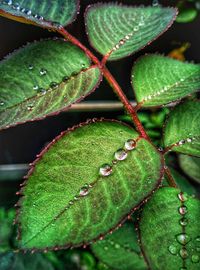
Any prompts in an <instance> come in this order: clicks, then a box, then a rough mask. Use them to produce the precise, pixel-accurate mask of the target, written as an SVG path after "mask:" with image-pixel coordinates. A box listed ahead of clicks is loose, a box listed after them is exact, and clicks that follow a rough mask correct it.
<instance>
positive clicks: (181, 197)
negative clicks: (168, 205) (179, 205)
mask: <svg viewBox="0 0 200 270" xmlns="http://www.w3.org/2000/svg"><path fill="white" fill-rule="evenodd" d="M178 198H179V200H180V201H181V202H185V201H187V199H188V198H187V196H186V195H185V194H183V193H182V192H181V193H179V194H178Z"/></svg>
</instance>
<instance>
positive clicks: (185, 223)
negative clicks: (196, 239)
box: [179, 218, 188, 226]
mask: <svg viewBox="0 0 200 270" xmlns="http://www.w3.org/2000/svg"><path fill="white" fill-rule="evenodd" d="M179 223H180V225H181V226H187V224H188V220H187V218H182V219H180V221H179Z"/></svg>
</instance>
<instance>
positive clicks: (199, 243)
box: [168, 192, 200, 270]
mask: <svg viewBox="0 0 200 270" xmlns="http://www.w3.org/2000/svg"><path fill="white" fill-rule="evenodd" d="M178 199H179V201H180V202H181V206H180V207H179V208H178V213H179V215H180V220H179V224H180V226H181V229H182V232H181V233H179V234H177V235H176V242H177V243H178V244H180V245H181V248H180V249H179V248H178V247H177V245H170V246H169V248H168V250H169V252H170V253H171V254H172V255H178V254H179V256H180V257H181V258H182V259H183V266H182V267H181V268H180V269H179V270H189V269H188V268H187V267H186V266H185V260H186V259H187V258H188V257H189V254H188V250H187V244H188V243H189V242H190V241H191V240H192V238H191V237H190V236H189V235H188V234H187V233H186V227H187V225H188V222H189V221H188V218H187V212H188V209H187V206H186V205H185V204H184V203H185V202H186V201H187V199H188V198H187V196H186V195H185V194H183V193H182V192H180V193H179V194H178ZM194 244H195V250H193V254H192V256H191V261H192V262H193V263H198V262H199V261H200V256H199V254H198V253H199V252H200V236H197V237H196V238H195V239H194Z"/></svg>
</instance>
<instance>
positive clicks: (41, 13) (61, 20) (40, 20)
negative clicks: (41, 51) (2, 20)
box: [0, 0, 78, 29]
mask: <svg viewBox="0 0 200 270" xmlns="http://www.w3.org/2000/svg"><path fill="white" fill-rule="evenodd" d="M77 10H78V1H77V0H51V1H49V0H42V1H40V0H30V1H24V0H0V15H2V16H4V17H7V18H10V19H13V20H16V21H20V22H23V23H30V24H35V25H39V26H42V27H47V28H53V29H56V28H59V27H60V26H62V27H64V26H66V25H67V24H69V23H71V22H72V21H73V20H74V18H75V17H76V13H77Z"/></svg>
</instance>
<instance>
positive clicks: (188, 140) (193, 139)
mask: <svg viewBox="0 0 200 270" xmlns="http://www.w3.org/2000/svg"><path fill="white" fill-rule="evenodd" d="M195 140H196V138H195V137H191V138H187V139H185V140H180V141H179V142H177V143H176V144H175V146H181V145H184V144H185V143H193V142H194V141H195Z"/></svg>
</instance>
